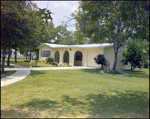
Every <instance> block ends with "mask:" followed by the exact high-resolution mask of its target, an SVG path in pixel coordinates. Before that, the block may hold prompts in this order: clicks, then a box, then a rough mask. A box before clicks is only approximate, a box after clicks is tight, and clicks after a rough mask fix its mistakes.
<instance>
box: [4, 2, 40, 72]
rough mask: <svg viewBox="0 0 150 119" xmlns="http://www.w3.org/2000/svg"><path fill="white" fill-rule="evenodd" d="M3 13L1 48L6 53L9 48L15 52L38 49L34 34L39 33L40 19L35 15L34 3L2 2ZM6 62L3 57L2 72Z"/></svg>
mask: <svg viewBox="0 0 150 119" xmlns="http://www.w3.org/2000/svg"><path fill="white" fill-rule="evenodd" d="M1 13H2V14H1V31H2V32H1V47H2V48H3V51H4V52H5V50H6V49H7V47H11V48H13V49H15V50H18V49H22V48H23V49H26V48H25V47H28V49H33V47H36V46H35V40H33V38H34V35H33V34H35V33H36V32H37V25H38V21H39V18H38V17H37V16H36V14H35V9H34V7H33V4H32V2H28V1H21V2H20V1H2V5H1ZM35 21H36V22H35ZM4 60H5V57H4V56H3V60H2V72H4V65H3V64H4ZM15 61H16V58H15Z"/></svg>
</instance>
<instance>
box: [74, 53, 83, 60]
mask: <svg viewBox="0 0 150 119" xmlns="http://www.w3.org/2000/svg"><path fill="white" fill-rule="evenodd" d="M75 60H78V61H82V53H81V52H79V51H77V52H76V55H75Z"/></svg>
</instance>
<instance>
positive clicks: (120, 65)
mask: <svg viewBox="0 0 150 119" xmlns="http://www.w3.org/2000/svg"><path fill="white" fill-rule="evenodd" d="M123 50H126V46H124V47H121V48H120V49H119V51H118V60H117V66H116V69H130V67H129V65H124V66H122V63H121V60H122V59H123Z"/></svg>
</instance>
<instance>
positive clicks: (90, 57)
mask: <svg viewBox="0 0 150 119" xmlns="http://www.w3.org/2000/svg"><path fill="white" fill-rule="evenodd" d="M37 49H39V60H45V59H46V58H47V57H52V58H53V59H54V61H55V62H58V63H59V64H62V63H68V64H69V65H70V66H89V67H100V66H99V65H97V64H96V63H95V60H94V57H96V56H97V55H98V54H104V56H105V58H106V60H107V61H108V66H107V67H108V68H110V69H111V68H112V67H113V63H114V49H113V44H110V43H102V44H84V45H59V44H50V43H43V44H41V45H40V46H38V47H37ZM122 49H123V48H121V49H120V51H119V52H118V59H117V67H116V68H117V69H129V66H128V65H126V66H122V64H121V62H120V61H121V60H122Z"/></svg>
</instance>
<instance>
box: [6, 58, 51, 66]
mask: <svg viewBox="0 0 150 119" xmlns="http://www.w3.org/2000/svg"><path fill="white" fill-rule="evenodd" d="M24 60H25V59H24V58H17V63H15V58H10V64H16V65H21V66H26V67H30V62H24ZM5 62H7V59H6V60H5ZM33 67H36V60H33ZM37 67H53V65H51V64H46V63H40V62H37Z"/></svg>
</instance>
